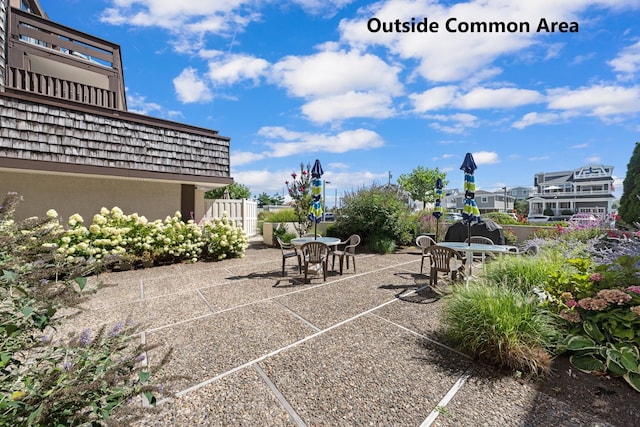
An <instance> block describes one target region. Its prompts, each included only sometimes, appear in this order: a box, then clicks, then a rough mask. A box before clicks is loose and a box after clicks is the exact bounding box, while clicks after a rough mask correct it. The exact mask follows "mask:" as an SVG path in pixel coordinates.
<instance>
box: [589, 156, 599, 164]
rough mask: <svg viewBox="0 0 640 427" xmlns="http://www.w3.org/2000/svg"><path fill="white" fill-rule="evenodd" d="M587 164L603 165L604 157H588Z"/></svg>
mask: <svg viewBox="0 0 640 427" xmlns="http://www.w3.org/2000/svg"><path fill="white" fill-rule="evenodd" d="M587 163H592V164H596V163H602V157H600V156H598V155H597V154H595V155H593V156H591V157H587Z"/></svg>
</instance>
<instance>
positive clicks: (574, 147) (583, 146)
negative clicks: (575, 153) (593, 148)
mask: <svg viewBox="0 0 640 427" xmlns="http://www.w3.org/2000/svg"><path fill="white" fill-rule="evenodd" d="M588 146H589V144H575V145H572V146H571V147H569V148H573V149H576V150H579V149H582V148H587V147H588Z"/></svg>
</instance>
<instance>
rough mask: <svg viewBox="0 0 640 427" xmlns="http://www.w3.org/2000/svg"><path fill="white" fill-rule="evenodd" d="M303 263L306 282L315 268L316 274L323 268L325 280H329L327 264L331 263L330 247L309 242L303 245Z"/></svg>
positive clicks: (320, 243)
mask: <svg viewBox="0 0 640 427" xmlns="http://www.w3.org/2000/svg"><path fill="white" fill-rule="evenodd" d="M301 251H302V261H303V263H304V281H305V282H306V281H307V275H308V274H309V273H311V272H312V270H311V269H313V268H315V270H314V274H315V273H316V272H317V271H318V270H317V269H318V267H320V268H322V277H323V280H325V281H326V280H327V264H328V262H329V246H327V245H326V244H324V243H322V242H307V243H305V244H304V245H302V248H301Z"/></svg>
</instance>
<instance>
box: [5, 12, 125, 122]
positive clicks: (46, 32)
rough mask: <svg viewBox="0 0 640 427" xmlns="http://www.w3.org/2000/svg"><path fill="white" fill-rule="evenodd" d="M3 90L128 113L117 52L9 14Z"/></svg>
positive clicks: (55, 26) (73, 32)
mask: <svg viewBox="0 0 640 427" xmlns="http://www.w3.org/2000/svg"><path fill="white" fill-rule="evenodd" d="M8 17H9V19H8V21H9V25H8V30H9V33H10V34H9V38H8V40H7V42H8V43H7V67H6V81H5V87H6V88H7V89H9V90H12V89H13V90H17V91H21V92H30V93H34V94H39V95H43V96H50V97H53V98H57V99H63V100H69V101H74V102H80V103H83V104H88V105H92V106H99V107H105V108H112V109H118V110H126V100H125V95H124V78H123V75H122V63H121V58H120V47H119V46H118V45H117V44H115V43H111V42H109V41H106V40H102V39H99V38H97V37H94V36H92V35H90V34H86V33H83V32H80V31H77V30H74V29H73V28H69V27H65V26H63V25H60V24H57V23H55V22H52V21H49V20H48V19H45V18H42V17H40V16H36V15H33V14H30V13H27V12H24V11H21V10H19V9H16V8H13V7H12V8H9V14H8Z"/></svg>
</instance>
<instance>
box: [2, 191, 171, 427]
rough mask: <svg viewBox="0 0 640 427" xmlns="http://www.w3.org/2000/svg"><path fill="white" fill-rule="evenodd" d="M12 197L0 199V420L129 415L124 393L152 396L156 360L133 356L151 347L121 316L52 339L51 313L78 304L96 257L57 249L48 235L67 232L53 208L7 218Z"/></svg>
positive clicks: (34, 422)
mask: <svg viewBox="0 0 640 427" xmlns="http://www.w3.org/2000/svg"><path fill="white" fill-rule="evenodd" d="M19 200H20V198H19V196H18V195H17V194H15V193H9V194H8V195H7V197H6V198H5V200H4V201H3V203H2V205H0V271H1V272H2V274H1V275H0V312H1V313H2V315H1V317H0V320H1V321H0V336H1V337H2V339H0V425H2V426H16V425H29V426H58V425H83V424H87V425H88V424H91V425H100V424H105V422H106V421H105V420H113V419H114V418H116V419H117V418H119V419H120V420H121V421H125V420H130V419H131V418H130V416H135V415H136V414H135V413H133V411H134V409H133V407H126V402H127V401H128V400H129V399H133V398H135V397H136V396H139V395H140V393H143V394H144V395H145V396H146V398H147V400H148V401H149V402H151V403H153V402H155V397H154V392H155V391H157V387H155V386H153V385H152V384H151V383H150V373H149V369H155V368H156V367H155V366H154V367H149V368H144V369H143V366H142V365H141V364H140V363H139V362H141V361H142V358H143V357H144V356H143V355H144V353H145V352H146V351H147V350H149V349H150V347H148V346H145V345H135V344H133V343H135V342H136V341H139V340H137V339H136V338H137V336H136V335H135V333H134V331H133V328H132V327H131V325H125V324H123V323H122V324H117V325H116V326H115V327H114V328H112V329H110V330H109V332H108V333H106V334H105V333H104V331H105V329H101V330H99V331H97V333H96V334H92V333H91V332H90V331H89V330H88V329H86V330H85V331H84V332H82V333H81V334H79V335H77V336H76V337H72V338H71V339H69V340H62V339H55V338H54V335H53V334H52V332H53V331H54V330H55V327H56V326H57V325H58V323H59V322H60V318H59V317H56V312H57V311H58V310H59V309H60V308H64V307H73V306H75V305H77V303H78V301H79V300H80V298H81V297H82V291H83V289H84V287H85V285H86V278H85V277H83V276H85V275H86V274H89V273H91V272H92V270H93V268H94V266H96V265H97V264H93V263H90V262H87V261H86V260H84V259H82V258H80V257H74V256H71V257H70V258H68V257H67V256H65V255H64V254H63V253H59V252H58V251H57V250H56V245H55V244H53V243H52V242H55V241H58V240H60V239H62V237H63V236H64V235H66V233H65V231H64V229H63V228H62V227H61V226H60V224H59V223H58V218H57V214H56V213H55V211H52V210H51V211H49V212H47V217H46V218H29V219H26V220H23V221H14V219H13V212H14V210H15V207H16V205H17V203H18V202H19ZM77 219H78V218H74V220H75V221H77ZM80 260H81V262H78V261H80ZM93 260H95V258H93ZM78 289H79V291H78ZM132 340H133V341H132ZM164 362H166V360H164V359H163V363H164ZM161 364H162V363H161ZM154 375H155V374H154ZM127 411H128V412H129V413H127Z"/></svg>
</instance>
